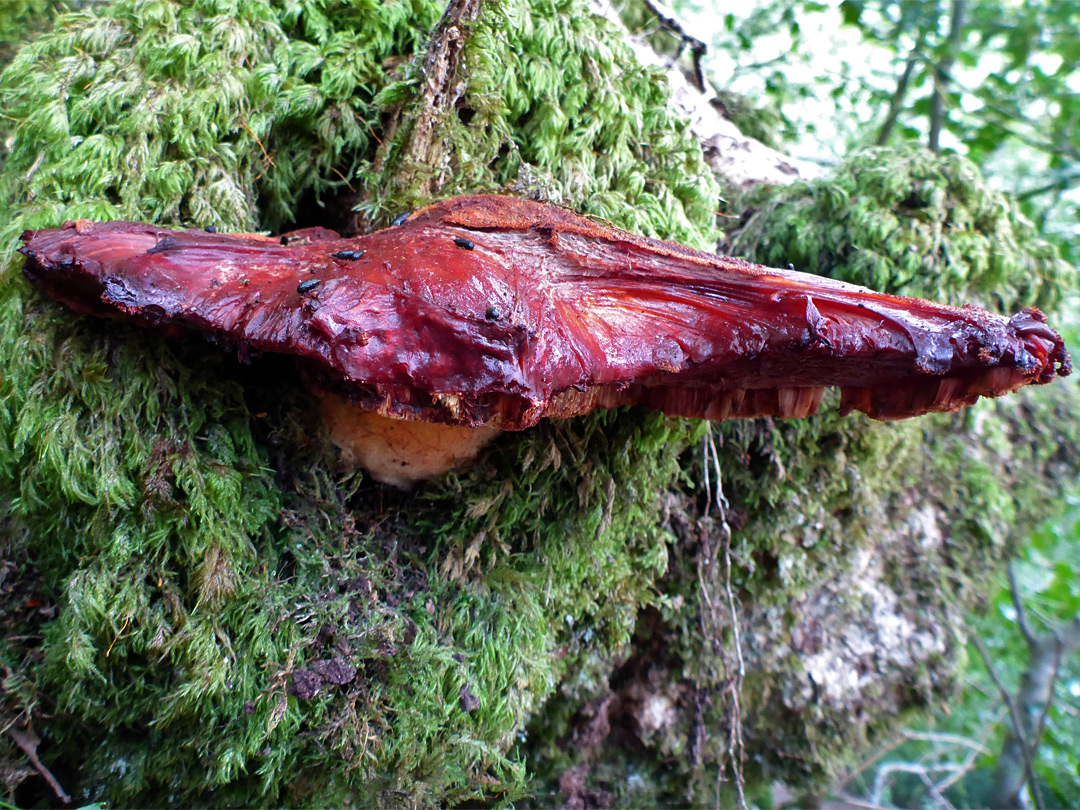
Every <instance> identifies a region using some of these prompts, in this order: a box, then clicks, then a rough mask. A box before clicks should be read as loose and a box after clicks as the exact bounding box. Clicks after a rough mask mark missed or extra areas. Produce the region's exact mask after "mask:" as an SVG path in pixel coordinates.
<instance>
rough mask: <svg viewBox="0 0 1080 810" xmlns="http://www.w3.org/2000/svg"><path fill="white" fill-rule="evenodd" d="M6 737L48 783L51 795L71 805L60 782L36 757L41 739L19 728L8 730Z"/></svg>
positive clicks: (31, 730)
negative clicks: (9, 738)
mask: <svg viewBox="0 0 1080 810" xmlns="http://www.w3.org/2000/svg"><path fill="white" fill-rule="evenodd" d="M8 736H9V737H11V739H12V740H14V741H15V744H16V745H17V746H19V748H21V749H22V752H23V753H24V754H26V758H27V759H29V760H30V764H31V765H33V766H34V770H36V771H37V772H38V773H39V774H41V777H42V778H43V779H44V780H45V781H46V782H48V783H49V787H51V788H52V789H53V793H55V794H56V798H58V799H59V800H60V801H62V802H63V803H64V804H71V796H69V795H68V793H67V791H65V790H64V788H63V787H61V785H60V782H59V781H58V780H57V778H56V777H55V776H53V775H52V771H50V770H49V769H48V768H46V767H45V763H43V762H42V761H41V760H40V759H38V755H37V747H38V744H39V743H40V742H41V739H40V738H39V737H38V735H37V734H35V733H34V731H33V729H31V728H27V729H25V730H24V729H21V728H9V729H8Z"/></svg>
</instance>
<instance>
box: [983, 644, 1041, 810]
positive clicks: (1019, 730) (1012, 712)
mask: <svg viewBox="0 0 1080 810" xmlns="http://www.w3.org/2000/svg"><path fill="white" fill-rule="evenodd" d="M971 641H972V643H973V644H974V645H975V649H976V650H978V651H979V655H980V656H982V660H983V663H984V664H985V665H986V671H987V673H989V675H990V680H992V681H993V682H994V686H996V687H997V689H998V692H999V693H1000V694H1001V699H1002V700H1003V701H1005V706H1006V707H1007V708H1008V709H1009V717H1010V719H1011V720H1012V728H1013V734H1014V735H1015V737H1016V741H1017V744H1018V746H1019V749H1020V755H1021V757H1022V758H1023V761H1024V773H1025V775H1026V777H1027V782H1028V786H1029V787H1030V788H1031V797H1032V799H1033V800H1034V802H1035V807H1036V808H1038V810H1043V802H1042V794H1041V793H1040V791H1039V786H1038V783H1036V781H1035V771H1034V769H1033V768H1032V767H1031V747H1030V746H1029V745H1028V743H1027V739H1026V737H1025V735H1024V726H1023V722H1022V720H1021V718H1020V712H1019V711H1017V708H1016V703H1015V702H1014V701H1013V699H1012V695H1010V694H1009V690H1008V689H1006V688H1005V684H1003V683H1002V682H1001V678H999V677H998V674H997V670H996V669H994V662H993V661H991V660H990V653H989V652H987V650H986V646H985V645H984V644H983V643H982V639H980V638H979V637H978V636H974V635H973V636H972V637H971ZM1007 746H1008V741H1006V747H1007ZM1004 757H1005V753H1004V752H1003V753H1002V758H1004ZM997 798H998V800H999V801H1000V800H1001V796H1000V794H999V795H998V796H997ZM1015 804H1016V806H1019V802H1015Z"/></svg>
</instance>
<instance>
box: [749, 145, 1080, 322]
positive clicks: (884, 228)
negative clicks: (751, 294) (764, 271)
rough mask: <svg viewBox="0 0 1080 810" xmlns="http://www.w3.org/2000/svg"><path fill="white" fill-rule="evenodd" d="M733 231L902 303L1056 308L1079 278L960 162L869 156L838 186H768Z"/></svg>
mask: <svg viewBox="0 0 1080 810" xmlns="http://www.w3.org/2000/svg"><path fill="white" fill-rule="evenodd" d="M744 204H745V206H746V208H747V210H746V212H745V214H746V215H749V217H748V220H747V221H744V222H742V223H740V224H739V225H738V226H737V227H736V228H734V229H733V230H732V231H731V232H730V233H729V234H728V241H729V244H730V247H731V251H732V252H733V253H735V254H737V255H742V256H746V257H747V258H750V259H752V260H754V261H757V262H760V263H762V264H768V265H771V266H774V267H786V266H787V265H788V264H789V263H791V264H794V265H795V268H796V269H797V270H803V271H806V272H810V273H818V274H821V275H827V276H830V277H832V278H838V279H841V280H844V281H851V282H854V283H857V284H865V285H866V286H868V287H870V288H871V289H875V290H880V291H883V292H889V293H893V294H896V295H909V296H914V297H921V298H930V299H932V300H936V301H946V302H950V303H957V304H964V303H969V304H970V303H975V304H979V305H981V306H985V307H987V308H990V309H994V310H998V311H1009V312H1013V311H1016V310H1018V309H1021V308H1023V307H1027V306H1038V307H1041V308H1043V309H1045V310H1047V311H1051V310H1053V309H1054V308H1055V307H1056V306H1057V305H1058V303H1060V300H1061V295H1062V292H1063V291H1065V290H1068V289H1070V288H1071V285H1073V284H1074V283H1075V271H1074V269H1073V268H1072V267H1071V266H1069V265H1068V264H1067V263H1065V262H1064V261H1063V260H1062V259H1061V257H1060V256H1059V255H1058V252H1057V250H1056V249H1055V248H1054V246H1053V245H1051V244H1050V243H1049V242H1047V241H1046V240H1044V239H1042V238H1041V237H1039V235H1038V233H1037V232H1036V230H1035V227H1034V226H1033V225H1032V224H1031V222H1029V221H1028V220H1027V219H1026V218H1025V217H1024V216H1023V215H1022V214H1021V213H1020V209H1019V206H1018V205H1017V204H1016V202H1015V201H1013V200H1011V199H1010V198H1009V197H1008V196H1007V195H1005V194H1003V193H1002V192H1000V191H995V190H994V189H992V188H990V186H989V185H988V184H987V182H986V180H985V179H984V178H983V177H982V174H981V173H980V172H979V170H978V168H977V167H976V166H975V165H974V164H973V163H971V162H970V161H969V160H967V159H965V158H963V157H960V156H958V155H955V154H946V155H935V154H934V153H932V152H929V151H927V150H920V149H908V150H902V151H896V150H892V149H867V150H864V151H862V152H860V153H858V154H856V155H854V156H853V157H851V158H850V159H849V160H848V161H846V162H845V163H844V164H843V165H841V166H838V167H837V168H836V170H835V171H834V172H833V173H832V174H830V175H829V176H828V177H826V178H823V179H821V180H815V181H811V182H800V183H796V184H794V185H792V186H791V187H789V188H786V189H763V190H761V191H760V192H758V193H757V194H756V196H755V195H751V197H750V198H749V199H747V200H746V201H745V202H744Z"/></svg>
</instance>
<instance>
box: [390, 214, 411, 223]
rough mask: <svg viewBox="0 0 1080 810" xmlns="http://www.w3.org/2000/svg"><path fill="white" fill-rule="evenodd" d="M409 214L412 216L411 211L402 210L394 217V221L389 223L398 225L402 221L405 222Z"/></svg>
mask: <svg viewBox="0 0 1080 810" xmlns="http://www.w3.org/2000/svg"><path fill="white" fill-rule="evenodd" d="M411 216H412V212H411V211H405V212H403V213H401V214H398V215H397V216H396V217H394V221H393V222H391V223H390V225H391V226H392V227H397V226H398V225H401V224H402V223H403V222H405V220H407V219H408V218H409V217H411Z"/></svg>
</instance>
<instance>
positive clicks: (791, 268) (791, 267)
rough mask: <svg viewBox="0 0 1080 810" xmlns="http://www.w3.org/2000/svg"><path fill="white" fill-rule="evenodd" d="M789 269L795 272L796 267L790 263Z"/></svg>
mask: <svg viewBox="0 0 1080 810" xmlns="http://www.w3.org/2000/svg"><path fill="white" fill-rule="evenodd" d="M787 269H788V270H792V271H794V270H795V265H793V264H792V263H791V262H788V266H787Z"/></svg>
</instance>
